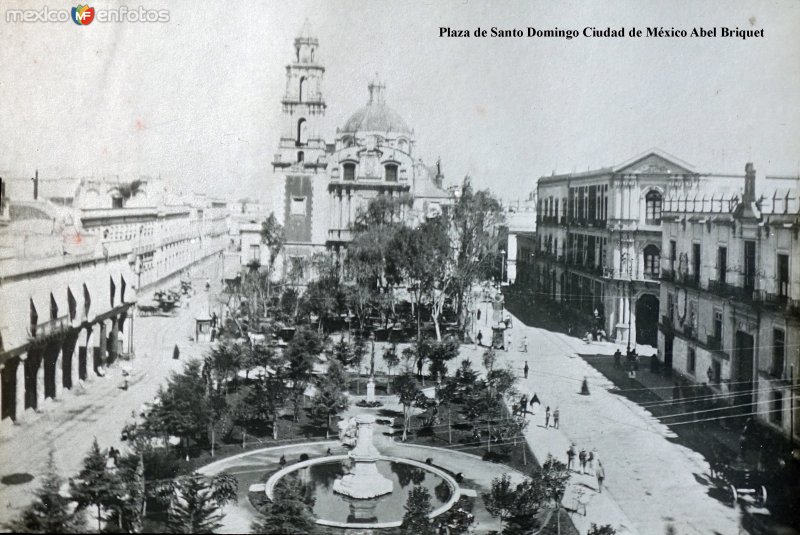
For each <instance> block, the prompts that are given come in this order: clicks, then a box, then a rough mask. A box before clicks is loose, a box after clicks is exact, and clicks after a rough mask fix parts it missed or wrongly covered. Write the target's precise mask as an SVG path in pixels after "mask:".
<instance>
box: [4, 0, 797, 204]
mask: <svg viewBox="0 0 800 535" xmlns="http://www.w3.org/2000/svg"><path fill="white" fill-rule="evenodd" d="M90 5H91V6H92V7H95V9H97V10H100V9H106V8H116V7H119V5H121V4H120V3H118V2H102V3H100V2H93V3H91V4H90ZM140 5H141V6H143V7H145V8H148V9H167V10H169V22H166V23H133V22H124V23H101V22H97V21H96V22H94V23H92V24H90V25H88V26H78V25H76V24H74V23H73V22H71V21H67V22H53V23H45V22H31V23H20V22H8V21H7V16H6V15H7V13H6V10H8V9H14V8H26V9H37V10H41V9H42V8H43V7H45V6H46V7H48V8H50V9H66V8H69V7H71V6H70V5H69V4H66V3H62V2H57V1H55V0H44V1H41V0H25V1H19V0H4V1H3V2H2V4H0V17H2V19H1V20H0V43H3V45H2V46H1V47H0V176H3V177H6V178H15V177H17V178H19V177H29V176H32V174H33V172H34V170H35V169H38V170H39V173H40V176H41V177H43V178H59V177H76V176H77V177H83V176H103V175H120V176H122V177H137V176H139V175H149V176H161V177H163V178H164V179H166V180H168V181H169V182H170V183H171V184H172V185H173V187H174V188H175V189H176V190H178V191H187V192H188V191H198V192H205V193H208V194H211V195H217V196H231V197H232V198H239V197H244V196H248V197H256V198H262V199H264V200H268V199H269V198H270V196H271V195H273V192H272V190H271V186H272V184H273V180H272V176H273V172H272V168H271V165H270V162H271V159H272V157H273V155H274V154H275V152H276V148H277V143H278V137H279V131H280V125H281V106H280V99H281V97H282V96H283V92H284V89H285V66H286V64H287V63H289V61H290V60H291V57H292V54H293V40H294V37H295V36H296V34H297V33H298V32H299V31H300V29H301V27H302V25H303V21H304V20H305V19H306V18H308V20H309V23H310V24H311V27H312V29H313V31H314V33H315V34H316V35H317V37H318V39H319V43H320V48H319V52H318V57H319V59H320V61H321V62H322V63H323V64H324V65H325V67H326V72H325V78H324V82H323V91H324V95H325V99H326V102H327V105H328V108H327V115H326V117H325V121H324V123H323V124H324V127H323V132H325V133H326V137H327V138H328V139H329V141H333V136H334V135H335V130H336V127H337V126H341V125H343V124H344V122H345V121H346V120H347V117H349V115H350V114H351V113H352V112H354V111H355V110H356V109H358V108H359V107H361V106H363V105H364V104H365V103H366V101H367V96H368V95H367V88H366V86H367V83H368V82H369V80H370V79H371V78H373V77H374V75H375V73H378V74H379V75H380V77H381V78H382V79H383V80H384V81H385V83H386V86H387V89H386V100H387V103H388V104H389V105H390V106H391V107H392V108H394V109H395V110H396V111H397V112H398V113H399V114H400V115H401V116H402V117H403V118H404V119H405V120H406V122H407V123H408V124H409V125H410V126H411V127H412V128H413V129H414V131H415V134H416V138H417V146H416V154H417V156H419V157H421V158H423V159H424V160H425V161H427V162H429V163H433V162H435V161H436V159H437V158H439V157H441V160H442V166H443V170H444V173H445V176H446V182H447V183H451V184H452V183H457V182H460V181H461V179H462V178H463V177H464V176H465V175H467V174H469V175H470V176H471V177H472V180H473V184H476V185H477V186H479V187H481V188H490V189H492V190H493V191H494V192H496V193H497V194H498V195H499V196H501V197H502V198H504V199H508V200H511V199H516V198H520V197H525V196H527V194H528V193H529V192H530V191H531V190H533V189H535V183H536V179H537V178H538V177H540V176H543V175H550V174H551V173H553V172H557V173H566V172H571V171H585V170H586V169H588V168H597V167H604V166H608V165H613V164H615V163H620V162H622V161H626V160H628V159H630V158H632V157H634V156H636V155H638V154H640V153H643V152H646V151H647V150H649V149H651V148H654V147H657V148H659V149H661V150H663V151H666V152H667V153H670V154H673V155H675V156H677V157H679V158H680V159H682V160H684V161H687V162H689V163H690V164H692V165H694V167H695V169H696V170H698V171H701V172H721V173H732V172H735V173H742V172H743V169H744V164H745V163H746V162H747V161H753V162H754V163H755V166H756V168H757V169H758V170H759V171H760V172H765V173H768V174H778V175H794V176H797V175H798V174H800V96H799V95H800V68H798V66H800V32H798V30H797V29H798V28H800V2H797V1H796V0H788V1H762V2H746V1H729V2H715V1H710V0H709V1H706V0H691V1H687V0H680V1H671V2H662V1H656V0H653V1H642V0H624V1H623V0H620V1H606V2H601V1H597V0H587V1H569V0H566V1H555V0H549V1H536V0H527V1H519V2H516V1H505V2H496V1H495V2H476V1H472V0H469V1H467V0H458V1H449V0H427V1H419V2H417V1H409V0H404V1H397V2H389V1H367V0H344V1H336V2H333V1H318V2H317V1H308V2H306V1H300V0H294V1H291V2H261V3H257V2H246V3H245V2H198V1H197V0H193V1H189V0H187V1H170V2H165V1H163V0H141V1H140V2H139V1H137V2H134V3H130V4H129V7H130V8H132V9H137V8H138V7H139V6H140ZM529 26H531V27H535V28H537V29H553V28H556V27H558V28H561V29H576V30H579V31H580V30H582V29H583V28H584V27H596V28H598V29H603V28H606V27H611V28H615V29H616V28H620V27H624V28H625V29H626V32H627V31H628V30H630V28H632V27H636V28H639V29H642V30H645V29H646V28H647V27H655V26H661V27H664V28H666V29H669V28H671V27H675V28H679V29H687V30H689V31H691V29H692V28H693V27H704V28H711V27H717V28H719V27H722V26H725V27H731V28H735V27H739V28H742V29H762V28H763V30H764V37H763V38H750V39H746V40H741V39H736V38H722V37H719V36H718V37H716V38H669V37H665V38H646V37H641V38H629V37H625V38H587V37H579V38H575V39H571V40H567V39H565V38H563V37H562V38H559V37H550V38H527V37H521V38H513V37H512V38H491V37H485V38H475V37H469V38H465V37H450V38H447V37H439V33H440V31H439V28H440V27H449V28H452V29H463V30H470V33H472V32H473V31H474V29H475V28H476V27H481V28H485V29H490V28H491V27H497V28H500V29H514V28H517V29H520V30H522V31H523V32H525V31H526V30H527V28H528V27H529ZM718 34H719V30H718Z"/></svg>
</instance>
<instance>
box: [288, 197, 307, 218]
mask: <svg viewBox="0 0 800 535" xmlns="http://www.w3.org/2000/svg"><path fill="white" fill-rule="evenodd" d="M289 213H290V214H291V215H306V198H305V197H292V205H291V210H290V212H289Z"/></svg>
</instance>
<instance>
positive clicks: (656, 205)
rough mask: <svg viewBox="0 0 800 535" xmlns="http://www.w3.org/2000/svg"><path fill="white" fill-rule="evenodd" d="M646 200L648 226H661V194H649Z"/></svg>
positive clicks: (653, 191)
mask: <svg viewBox="0 0 800 535" xmlns="http://www.w3.org/2000/svg"><path fill="white" fill-rule="evenodd" d="M644 199H645V205H646V209H645V219H646V221H645V222H646V223H647V224H648V225H660V224H661V194H660V193H659V192H657V191H655V190H651V191H649V192H647V195H645V197H644Z"/></svg>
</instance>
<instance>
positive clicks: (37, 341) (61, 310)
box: [0, 179, 228, 425]
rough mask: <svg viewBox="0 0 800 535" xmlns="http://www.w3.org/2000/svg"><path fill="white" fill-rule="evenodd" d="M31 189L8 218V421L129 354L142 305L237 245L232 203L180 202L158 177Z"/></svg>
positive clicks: (0, 280) (0, 392)
mask: <svg viewBox="0 0 800 535" xmlns="http://www.w3.org/2000/svg"><path fill="white" fill-rule="evenodd" d="M25 182H27V181H25ZM25 182H23V183H22V184H21V185H19V187H18V188H15V189H12V192H10V193H9V195H8V199H6V202H5V203H4V206H3V207H2V216H1V217H0V375H1V376H2V381H0V400H2V404H1V406H0V412H1V413H2V425H8V424H9V423H10V422H19V421H23V420H24V419H25V417H26V415H27V414H29V413H30V411H41V410H44V409H46V408H47V406H48V404H49V402H50V401H52V400H57V399H58V398H60V397H61V396H62V395H63V394H64V393H65V392H69V391H71V390H74V389H76V388H81V387H82V386H83V385H87V384H88V383H91V382H92V381H93V380H94V379H96V378H98V377H100V376H102V375H104V374H105V367H106V366H107V365H108V364H109V363H112V362H114V361H115V360H116V359H117V358H118V357H119V356H120V355H126V354H130V353H131V350H132V348H131V344H130V342H131V332H132V329H133V322H134V313H133V310H132V306H133V305H134V303H135V302H136V299H137V297H141V296H142V295H143V294H144V293H146V292H147V291H149V289H150V288H155V287H157V286H159V285H162V284H169V283H170V282H171V279H173V278H177V277H180V276H181V273H183V272H184V271H186V270H188V269H191V268H192V267H193V266H199V265H200V264H201V263H203V264H207V262H206V261H207V260H212V261H213V260H214V257H215V256H220V257H221V254H222V251H223V249H224V248H225V245H226V243H227V240H228V209H227V204H226V202H225V201H220V200H213V199H208V198H206V197H204V196H202V195H200V196H192V197H191V198H188V199H186V198H183V199H181V198H178V197H175V196H171V195H169V194H168V193H166V192H165V191H164V190H163V187H162V186H161V184H160V181H158V180H153V179H137V180H133V181H130V182H126V181H120V180H119V179H100V180H95V179H62V180H58V181H41V182H38V181H37V183H36V184H35V188H36V195H31V194H30V191H29V189H28V188H29V184H27V183H25ZM34 197H37V198H35V199H34ZM219 263H220V267H221V258H220V262H219Z"/></svg>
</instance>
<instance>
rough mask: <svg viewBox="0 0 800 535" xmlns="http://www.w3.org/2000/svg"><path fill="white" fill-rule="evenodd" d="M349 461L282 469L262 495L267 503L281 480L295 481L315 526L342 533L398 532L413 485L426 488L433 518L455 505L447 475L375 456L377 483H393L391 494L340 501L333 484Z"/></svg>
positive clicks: (454, 488) (454, 486) (339, 458)
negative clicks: (309, 496)
mask: <svg viewBox="0 0 800 535" xmlns="http://www.w3.org/2000/svg"><path fill="white" fill-rule="evenodd" d="M350 461H351V458H350V457H349V456H348V455H335V456H328V457H319V458H316V459H309V460H307V461H302V462H299V463H296V464H293V465H291V466H287V467H285V468H283V469H282V470H280V471H279V472H277V473H275V474H273V475H272V477H270V478H269V480H267V483H266V485H265V492H266V495H267V497H268V498H269V499H270V500H272V497H273V493H274V489H275V485H276V484H278V482H279V481H280V480H281V479H282V478H284V477H287V476H289V477H299V478H300V479H301V480H302V481H303V482H305V483H309V484H311V486H312V489H313V492H314V496H315V499H316V501H315V504H314V508H313V514H314V516H315V518H316V519H317V524H320V525H323V526H332V527H342V528H362V529H378V528H390V527H398V526H400V524H401V523H402V519H403V513H404V506H405V503H406V498H407V495H408V492H409V491H410V490H411V489H412V488H413V487H414V485H415V484H420V485H422V486H425V487H427V488H428V490H429V491H430V494H431V502H432V504H433V507H434V510H433V512H432V513H431V514H430V517H431V518H433V517H435V516H438V515H440V514H442V513H444V512H445V511H447V510H448V509H450V508H451V507H452V506H453V504H455V503H456V501H458V498H459V497H460V489H459V486H458V483H456V481H455V479H453V477H452V476H450V474H448V473H447V472H445V471H444V470H441V469H439V468H437V467H435V466H430V465H427V464H425V463H421V462H419V461H415V460H412V459H405V458H398V457H390V456H378V457H377V459H376V467H377V471H378V473H379V474H380V475H381V477H382V478H385V479H387V480H389V481H390V482H392V484H393V487H394V490H392V491H391V492H389V493H387V494H384V495H382V496H378V497H375V498H370V499H357V498H352V497H348V496H343V495H341V494H339V493H337V492H336V491H335V487H336V483H337V481H341V479H342V477H343V476H345V474H346V473H347V469H346V466H345V465H346V463H348V462H350Z"/></svg>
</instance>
